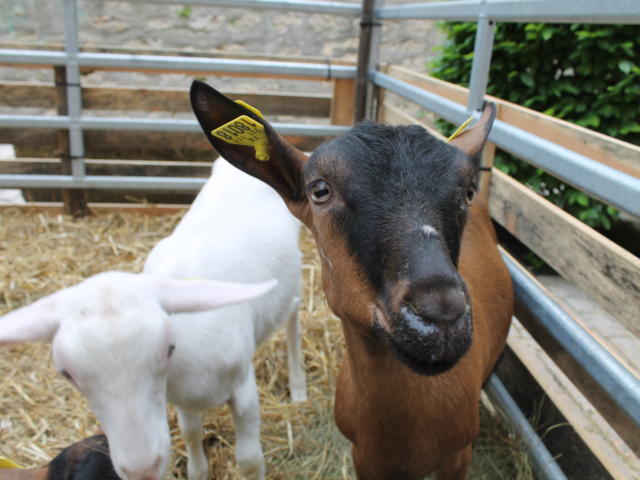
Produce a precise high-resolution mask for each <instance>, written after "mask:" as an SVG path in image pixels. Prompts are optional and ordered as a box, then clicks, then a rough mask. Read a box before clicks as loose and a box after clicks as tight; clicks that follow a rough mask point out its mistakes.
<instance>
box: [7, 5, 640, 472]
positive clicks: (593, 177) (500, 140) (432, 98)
mask: <svg viewBox="0 0 640 480" xmlns="http://www.w3.org/2000/svg"><path fill="white" fill-rule="evenodd" d="M142 1H145V2H148V3H162V4H170V3H179V4H197V5H210V6H220V7H236V8H238V7H239V8H252V9H260V8H265V9H266V8H270V9H281V10H289V11H301V12H313V13H324V14H333V15H351V16H358V15H360V14H361V8H360V7H359V6H357V5H354V4H345V3H340V2H312V1H298V0H283V1H275V0H181V1H179V2H178V1H172V0H142ZM368 3H369V8H368V12H367V16H366V18H365V17H363V28H368V29H370V32H369V33H370V34H368V35H366V36H364V37H363V38H365V39H366V40H365V43H366V44H361V45H360V49H361V53H362V52H363V51H364V50H366V55H363V58H364V59H363V60H362V61H361V64H360V66H359V67H360V74H361V75H362V74H363V73H364V77H365V78H366V79H368V82H369V83H368V84H366V83H365V84H364V88H361V89H360V90H359V96H360V98H361V99H363V100H364V99H366V102H365V108H364V109H363V110H362V113H361V114H360V115H361V116H362V115H364V112H367V115H368V116H369V117H370V118H374V115H373V113H374V109H375V104H374V95H372V92H371V87H372V86H375V87H378V88H384V89H386V90H388V91H391V92H394V93H396V94H398V95H400V96H401V97H403V98H405V99H408V100H410V101H412V102H415V103H416V104H418V105H421V106H422V107H424V108H426V109H428V110H430V111H432V112H434V113H436V114H437V115H438V116H440V117H442V118H445V119H447V120H449V121H450V122H452V123H461V122H462V121H463V120H464V119H465V118H466V117H467V116H468V115H469V113H473V112H477V111H478V110H479V109H480V108H481V105H482V103H483V99H484V96H485V91H486V86H487V82H488V75H489V66H490V62H491V50H492V45H493V36H494V27H495V22H538V21H544V22H554V23H562V22H586V23H625V24H640V2H638V1H637V0H618V1H616V2H615V3H612V2H602V1H599V0H565V1H563V2H558V1H556V0H553V1H549V0H536V1H517V0H462V1H452V2H430V3H423V4H414V5H403V6H386V7H385V6H382V2H381V1H380V0H375V1H373V2H368ZM365 10H367V9H365ZM76 17H77V13H76V1H75V0H64V18H65V51H64V52H50V51H31V50H8V49H0V64H13V65H20V64H23V65H24V64H28V65H58V66H64V67H65V68H66V74H67V86H66V88H67V98H68V115H64V116H55V117H34V116H18V115H0V126H4V127H9V126H10V127H22V128H52V129H61V128H64V129H68V131H69V136H70V148H71V157H72V173H71V175H0V187H13V188H16V187H18V188H19V187H25V188H26V187H47V188H51V187H60V188H118V189H128V188H135V189H175V190H181V189H186V190H193V189H197V188H198V187H199V186H200V185H202V183H203V181H204V180H202V179H191V178H166V177H165V178H162V177H101V176H87V175H85V170H84V145H83V130H85V129H140V130H164V131H198V130H199V127H198V125H197V124H196V122H195V121H189V120H161V119H141V118H104V117H89V116H85V115H83V113H82V104H81V97H80V92H81V91H80V67H87V66H94V67H123V68H129V67H135V68H145V69H147V70H150V71H153V70H170V69H172V68H177V67H179V68H180V70H182V71H184V70H193V71H198V72H203V71H211V72H234V73H252V74H256V73H269V74H286V75H296V76H299V77H318V76H326V75H328V74H329V73H330V75H331V76H332V77H333V78H354V77H355V76H356V69H355V68H353V67H349V66H339V65H338V66H335V65H334V66H327V65H318V64H304V63H288V62H277V61H251V60H230V59H203V58H184V57H167V56H162V57H160V56H151V55H123V54H107V53H83V52H80V49H79V45H78V32H77V28H78V23H77V18H76ZM385 19H395V20H399V19H431V20H458V21H462V20H465V21H477V22H478V30H477V36H476V42H475V49H474V58H473V67H472V73H471V79H470V89H469V96H468V103H467V106H466V108H465V107H464V106H461V105H460V104H457V103H454V102H452V101H450V100H447V99H446V98H444V97H441V96H438V95H435V94H432V93H429V92H427V91H425V90H422V89H420V88H417V87H415V86H413V85H410V84H409V83H406V82H403V81H400V80H398V79H396V78H393V77H392V76H389V75H387V74H385V73H382V72H381V71H379V70H378V69H377V68H376V67H377V65H376V64H377V58H378V54H377V49H378V45H379V42H380V29H381V28H380V25H381V22H382V21H383V20H385ZM329 68H330V72H329ZM367 90H368V92H367ZM274 126H275V127H276V129H278V130H279V131H280V132H281V133H283V134H297V135H319V136H331V135H339V134H341V133H343V132H344V131H345V130H346V128H345V127H340V126H317V125H316V126H314V125H300V124H275V125H274ZM489 139H490V141H492V142H494V143H495V144H496V145H497V146H498V147H500V148H502V149H504V150H506V151H508V152H510V153H512V154H514V155H516V156H518V157H520V158H523V159H524V160H526V161H528V162H530V163H531V164H533V165H536V166H538V167H540V168H542V169H544V170H546V171H548V172H550V173H551V174H553V175H555V176H557V177H559V178H561V179H562V180H564V181H566V182H568V183H570V184H572V185H574V186H576V187H577V188H579V189H581V190H583V191H585V192H587V193H589V194H590V195H592V196H594V197H596V198H598V199H600V200H602V201H604V202H605V203H607V204H610V205H613V206H615V207H617V208H619V209H620V210H623V211H625V212H628V213H629V214H630V215H632V216H634V217H636V218H640V179H638V178H636V177H634V176H632V175H629V174H626V173H623V172H620V171H618V170H616V169H614V168H611V167H609V166H607V165H604V164H602V163H600V162H598V161H595V160H593V159H591V158H588V157H587V156H584V155H580V154H578V153H576V152H573V151H571V150H569V149H567V148H564V147H561V146H559V145H558V144H555V143H552V142H550V141H548V140H545V139H542V138H540V137H538V136H535V135H533V134H531V133H529V132H527V131H524V130H522V129H519V128H516V127H513V126H511V125H508V124H506V123H504V122H502V121H499V120H497V121H496V122H495V124H494V127H493V130H492V132H491V134H490V137H489ZM505 261H506V262H507V265H508V267H509V270H510V272H511V274H512V278H513V281H514V286H515V290H516V295H517V297H518V299H519V300H520V301H521V302H523V303H524V304H525V305H526V306H527V308H529V310H530V311H531V312H532V314H533V316H534V317H535V318H536V320H537V321H538V322H539V323H540V325H542V326H544V328H545V329H546V330H547V331H548V332H549V333H550V334H551V335H553V336H554V337H555V338H556V339H557V341H558V342H559V343H560V344H561V345H563V346H564V347H565V348H566V351H567V352H568V353H569V354H570V355H572V356H573V357H574V358H575V360H576V362H577V363H578V364H579V365H582V366H583V367H584V369H585V370H586V371H587V372H589V374H590V375H591V376H592V377H593V379H594V380H595V381H596V382H597V383H598V384H599V385H600V386H601V387H602V388H603V389H604V390H605V391H606V392H607V393H608V394H609V396H610V398H611V400H612V401H613V402H614V403H616V404H617V405H618V406H619V407H620V408H621V409H622V410H623V411H624V412H626V413H627V415H628V416H629V418H631V419H632V420H633V422H635V423H636V424H637V425H640V380H639V379H638V378H637V377H636V376H635V375H634V374H633V373H631V372H630V371H629V370H628V369H627V368H626V367H625V366H624V365H622V364H621V363H620V362H619V361H618V360H617V359H616V358H615V357H614V356H612V355H611V354H610V353H609V352H608V351H607V350H606V349H605V348H603V347H602V345H600V344H599V343H598V342H597V341H595V340H593V338H592V337H590V335H589V334H588V333H586V332H585V331H584V329H582V328H581V327H580V326H579V325H577V324H576V323H575V321H574V320H573V319H572V318H571V317H570V316H569V315H568V314H567V313H566V312H565V311H564V310H563V309H562V308H561V307H560V306H559V305H558V304H557V303H556V302H554V301H553V300H552V299H551V298H549V297H548V296H547V295H546V293H545V292H543V291H541V290H540V289H539V288H538V287H537V286H536V285H535V284H533V283H532V282H530V281H529V280H528V278H527V276H526V275H525V274H523V270H522V267H520V266H519V265H517V264H515V263H514V262H513V261H512V260H511V259H510V258H509V257H508V256H505ZM487 392H488V393H489V395H490V396H491V398H492V399H493V400H494V401H495V402H496V403H497V404H499V405H501V406H502V408H503V409H504V411H505V412H506V414H507V415H508V416H509V418H510V419H511V421H512V422H513V423H514V425H515V426H516V428H517V430H518V431H519V432H520V433H521V435H522V438H523V439H524V440H525V442H526V444H527V446H528V448H529V451H530V453H531V456H532V459H533V463H534V468H535V470H536V472H537V474H538V476H539V477H540V478H554V479H560V478H565V477H564V474H563V473H562V471H561V470H560V468H559V467H558V465H557V464H556V463H555V461H554V460H553V458H552V456H551V455H550V454H549V452H548V451H547V450H546V448H545V447H544V444H543V443H542V442H541V441H540V439H539V438H538V437H537V435H536V434H535V432H534V431H533V429H532V428H531V426H530V425H529V424H528V422H527V421H526V419H525V418H524V417H523V415H522V413H521V412H520V411H519V410H518V409H517V407H516V406H515V403H514V402H513V399H511V397H510V396H509V393H508V392H507V391H506V389H505V388H504V386H503V385H502V383H501V382H500V380H499V378H498V377H497V376H495V375H494V376H492V378H491V379H490V381H489V383H488V385H487Z"/></svg>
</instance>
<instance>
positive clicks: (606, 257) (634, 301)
mask: <svg viewBox="0 0 640 480" xmlns="http://www.w3.org/2000/svg"><path fill="white" fill-rule="evenodd" d="M490 210H491V215H492V216H493V218H494V219H495V220H496V221H497V222H498V223H499V224H500V225H502V226H503V227H504V228H506V229H507V230H508V231H509V232H510V233H511V234H513V235H515V236H516V237H517V238H518V239H519V240H520V241H521V242H522V243H524V244H525V245H526V246H527V247H529V248H530V249H532V250H533V251H534V252H536V253H537V254H538V255H540V257H541V258H542V259H543V260H544V261H545V262H547V263H548V264H549V265H550V266H551V267H553V268H554V269H555V270H556V271H557V272H558V273H560V274H561V275H562V276H563V277H565V278H566V279H567V280H570V281H572V282H573V283H575V284H576V285H577V286H578V287H580V288H581V289H582V290H584V291H586V292H589V294H590V295H591V296H592V297H593V299H594V300H595V301H597V302H598V303H599V304H600V305H601V306H602V307H603V308H604V309H605V310H607V311H608V312H610V313H611V314H612V315H613V316H615V317H616V318H617V319H618V320H619V321H620V322H621V323H622V324H623V325H624V326H625V327H626V328H627V329H629V330H630V331H631V332H633V334H635V335H636V336H638V337H640V321H639V317H638V305H640V259H638V258H637V257H635V256H634V255H632V254H631V253H629V252H628V251H626V250H625V249H623V248H622V247H619V246H618V245H616V244H615V243H613V242H612V241H611V240H609V239H607V238H606V237H604V236H603V235H601V234H599V233H598V232H596V231H595V230H593V229H591V228H589V227H588V226H586V225H585V224H584V223H582V222H580V221H579V220H577V219H576V218H574V217H572V216H571V215H569V214H568V213H566V212H564V211H563V210H561V209H560V208H558V207H556V206H555V205H553V204H552V203H550V202H549V201H547V200H545V199H544V198H543V197H541V196H540V195H538V194H536V193H534V192H533V191H531V190H530V189H528V188H527V187H525V186H524V185H522V184H520V183H518V182H517V181H515V180H514V179H512V178H510V177H509V176H507V175H505V174H504V173H502V172H500V171H497V170H495V169H494V171H493V175H492V178H491V198H490Z"/></svg>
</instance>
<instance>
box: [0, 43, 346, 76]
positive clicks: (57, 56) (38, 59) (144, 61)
mask: <svg viewBox="0 0 640 480" xmlns="http://www.w3.org/2000/svg"><path fill="white" fill-rule="evenodd" d="M67 61H68V56H67V54H66V53H65V52H56V51H46V50H16V49H8V48H3V49H0V64H4V65H13V66H20V65H42V66H50V65H54V66H62V65H65V64H66V63H67ZM77 61H78V65H79V66H80V67H97V68H117V69H127V70H135V69H143V70H159V71H167V70H177V71H193V72H219V73H236V74H243V73H245V74H259V75H265V74H267V75H268V74H271V75H290V76H296V77H313V78H321V79H327V80H328V79H332V78H354V77H355V75H356V68H355V67H352V66H349V65H331V64H329V63H307V62H280V61H268V60H235V59H228V58H207V57H179V56H169V55H162V56H160V55H134V54H123V53H90V52H81V53H78V55H77Z"/></svg>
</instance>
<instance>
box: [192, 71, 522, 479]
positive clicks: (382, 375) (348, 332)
mask: <svg viewBox="0 0 640 480" xmlns="http://www.w3.org/2000/svg"><path fill="white" fill-rule="evenodd" d="M191 104H192V107H193V110H194V113H195V114H196V117H197V118H198V121H199V122H200V125H201V126H202V129H203V131H204V132H205V134H206V135H207V137H208V138H209V140H210V142H211V143H212V145H213V146H214V147H215V148H216V149H217V150H218V151H219V152H220V153H221V154H223V155H224V156H225V158H226V159H227V160H229V161H230V162H231V163H232V164H233V165H235V166H236V167H238V168H240V169H241V170H243V171H245V172H247V173H249V174H251V175H253V176H255V177H257V178H259V179H261V180H263V181H264V182H266V183H268V184H269V185H271V186H272V187H273V188H274V189H275V190H276V191H278V192H279V193H280V195H281V196H282V198H283V199H284V201H285V202H286V203H287V205H288V207H289V209H290V210H291V212H292V213H293V214H294V215H295V216H296V217H298V218H299V219H300V220H302V221H303V222H304V223H305V224H306V225H307V226H308V227H309V228H310V229H311V230H312V232H313V234H314V236H315V240H316V243H317V246H318V251H319V253H320V257H321V259H322V282H323V288H324V291H325V293H326V296H327V300H328V302H329V305H330V306H331V309H332V310H333V311H334V312H335V313H336V315H338V316H339V317H340V319H341V320H342V325H343V331H344V336H345V342H346V346H347V348H346V353H345V356H344V359H343V362H342V365H341V368H340V371H339V373H338V378H337V385H336V405H335V419H336V422H337V424H338V427H339V428H340V430H341V431H342V433H343V434H344V435H345V436H346V437H347V438H349V439H350V440H351V442H352V443H353V451H352V453H353V461H354V465H355V468H356V472H357V474H358V478H359V479H360V480H378V479H379V480H404V479H407V480H417V479H421V478H423V477H424V476H426V475H428V474H429V473H432V472H436V477H437V479H438V480H456V479H463V478H464V477H465V476H466V472H467V469H468V467H469V463H470V461H471V442H472V441H473V439H474V438H475V437H476V435H477V434H478V430H479V397H480V391H481V388H482V384H483V383H484V381H485V380H486V379H487V377H488V376H489V374H490V372H491V370H492V368H493V366H494V364H495V362H496V360H497V358H498V356H499V354H500V352H501V350H502V348H503V346H504V343H505V339H506V335H507V330H508V328H509V322H510V319H511V315H512V312H513V292H512V290H511V284H510V278H509V274H508V271H507V269H506V267H505V266H504V264H503V263H502V260H501V258H500V255H499V253H498V250H497V248H496V238H495V233H494V231H493V227H492V225H491V221H490V219H489V215H488V212H487V208H486V205H484V204H483V203H482V202H481V201H479V200H478V201H476V202H475V203H474V204H472V205H471V207H470V212H469V216H468V221H467V224H466V227H465V229H464V231H463V234H462V241H461V252H460V258H459V269H458V270H459V272H460V274H461V276H462V278H463V279H464V281H465V283H466V286H467V290H468V292H469V295H470V298H471V304H472V312H473V330H468V331H469V332H471V331H472V332H473V333H472V334H471V333H469V338H471V346H470V348H469V350H468V351H466V354H464V352H463V353H461V355H462V357H461V359H460V360H459V361H458V362H457V363H456V364H455V365H454V366H453V367H452V368H451V369H450V370H448V371H446V373H440V374H435V375H432V376H425V375H421V374H417V373H415V372H414V371H413V370H410V369H409V368H408V367H407V366H406V365H405V364H404V363H402V362H401V361H400V360H398V358H397V357H396V355H394V354H393V353H392V351H391V350H390V348H389V345H387V344H386V343H385V342H384V341H382V340H381V338H379V332H380V330H382V331H383V332H386V333H387V334H388V333H389V331H391V330H392V328H391V326H390V323H389V319H388V318H386V316H387V315H388V312H386V309H385V308H384V305H381V304H380V302H381V300H380V299H379V298H377V294H378V293H377V292H375V291H374V287H373V285H372V283H371V282H370V281H369V280H370V278H369V279H368V278H367V274H366V273H365V271H364V268H363V265H362V264H361V263H359V261H358V257H357V255H356V252H355V251H354V250H355V249H357V248H358V247H357V246H356V247H351V248H350V246H349V242H348V241H347V239H346V238H345V235H344V233H343V232H344V230H341V229H340V228H339V225H338V223H337V222H339V221H340V220H339V219H337V218H336V217H340V214H339V213H340V212H344V211H345V208H344V207H345V202H344V200H345V199H344V198H342V196H341V195H342V194H344V193H345V192H347V190H346V189H349V188H350V185H349V184H348V182H347V179H346V178H345V175H344V172H343V171H342V169H344V168H348V167H346V166H344V165H343V164H340V162H339V160H340V158H339V157H335V158H334V157H333V156H332V155H333V153H335V152H332V151H331V149H325V150H323V154H322V155H319V156H316V160H315V163H313V164H312V163H311V162H309V161H308V159H307V157H306V156H305V155H304V154H303V153H301V152H299V151H296V150H295V149H294V147H292V146H291V145H290V144H288V143H287V142H286V140H285V139H283V138H282V137H281V136H280V135H278V134H277V133H276V132H275V131H274V130H273V128H272V127H271V126H270V125H269V124H268V123H267V122H266V121H264V120H263V119H260V118H257V117H256V116H253V118H254V120H256V121H259V122H261V123H262V124H263V125H264V126H265V132H266V133H267V135H268V140H269V144H270V156H271V159H270V160H269V161H268V162H257V161H256V160H255V157H254V152H253V151H252V149H251V148H247V147H238V146H235V145H233V144H229V143H225V142H224V141H222V140H220V139H218V138H217V137H214V136H213V135H211V134H210V132H211V130H213V129H215V128H217V127H218V126H220V125H222V123H224V122H226V121H228V120H229V119H232V118H235V117H236V116H239V115H250V116H251V115H252V114H251V112H249V111H248V110H246V109H244V108H243V107H241V106H239V105H237V104H235V103H234V102H232V101H230V100H229V99H228V98H226V97H224V96H223V95H222V94H220V93H219V92H217V91H216V90H214V89H212V88H211V87H209V86H208V85H205V84H203V83H200V82H194V84H193V85H192V88H191ZM494 118H495V107H493V106H488V108H486V109H485V111H484V113H483V115H482V117H481V118H480V120H479V122H478V124H477V125H476V126H475V127H473V128H472V129H470V130H467V131H466V132H465V133H463V134H461V135H460V136H459V137H458V138H456V139H455V140H454V141H452V142H451V145H453V146H455V147H457V148H458V149H459V150H461V151H462V152H464V153H465V154H466V155H465V157H464V158H465V159H466V160H467V163H466V164H467V165H468V167H469V168H471V167H472V166H473V163H472V159H473V158H475V157H477V155H478V154H479V152H480V150H481V149H482V146H483V145H484V142H485V140H486V137H487V135H488V132H489V129H490V127H491V124H492V122H493V119H494ZM406 128H407V129H413V130H412V132H415V128H416V127H406ZM446 148H449V147H446ZM348 153H349V152H347V154H348ZM449 155H453V158H452V160H455V159H458V160H460V158H462V157H459V156H458V157H456V156H455V154H454V153H453V152H451V151H450V152H449ZM459 155H462V153H460V152H459ZM397 160H398V161H400V160H399V159H397ZM323 168H324V170H323ZM341 172H342V174H341ZM323 173H324V175H327V176H329V177H330V178H333V180H335V183H334V185H333V187H332V192H331V193H332V196H331V197H330V200H329V201H328V202H327V203H324V202H317V201H316V202H313V201H312V200H310V199H309V196H310V192H309V189H312V188H313V186H314V185H317V183H315V182H318V181H319V180H322V181H324V180H323V178H324V179H326V178H327V177H325V176H324V175H323ZM463 173H464V172H463ZM468 174H469V175H470V174H471V172H468ZM460 175H462V174H460ZM462 176H464V175H462ZM325 183H326V182H325ZM365 189H366V188H365ZM336 213H338V215H336ZM348 220H349V219H348ZM348 220H345V219H344V217H343V218H342V222H343V223H342V224H341V225H342V226H344V223H345V222H348ZM350 220H354V218H353V217H351V218H350ZM399 225H402V223H400V224H399ZM358 233H361V234H364V233H369V232H362V231H361V230H358ZM447 233H448V232H447ZM375 234H376V232H375V231H374V232H371V235H375ZM455 246H456V247H457V244H456V245H455ZM390 247H391V248H393V247H394V245H391V246H390ZM352 248H354V250H352ZM456 257H457V254H456V255H453V258H454V260H453V262H454V263H455V258H456ZM452 265H453V264H452ZM377 267H378V265H377V264H369V265H368V268H370V269H371V268H374V269H376V268H377ZM398 268H399V269H402V268H403V267H402V266H399V267H398ZM369 273H370V272H369ZM395 273H397V271H396V272H395ZM456 275H457V273H456ZM397 280H399V281H395V284H394V283H393V282H391V283H390V282H389V281H388V280H384V279H383V280H382V282H383V283H384V282H386V283H387V284H386V285H383V286H382V287H380V288H382V289H386V290H387V291H390V292H391V303H392V304H393V306H394V308H396V307H397V306H398V305H400V303H401V302H403V298H404V299H406V293H407V291H408V289H409V287H410V285H409V284H406V283H405V282H404V280H403V279H402V278H401V277H399V278H398V279H397ZM460 318H462V317H460ZM376 324H377V325H376ZM392 333H393V332H392Z"/></svg>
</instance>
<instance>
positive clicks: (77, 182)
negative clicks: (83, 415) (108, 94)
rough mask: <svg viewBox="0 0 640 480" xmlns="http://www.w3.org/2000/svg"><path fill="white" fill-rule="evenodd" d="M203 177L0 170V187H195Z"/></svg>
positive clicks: (197, 186) (140, 188) (199, 186)
mask: <svg viewBox="0 0 640 480" xmlns="http://www.w3.org/2000/svg"><path fill="white" fill-rule="evenodd" d="M206 181H207V179H206V178H184V177H134V176H126V177H125V176H107V175H87V176H83V177H74V176H72V175H33V174H28V175H26V174H19V175H9V174H0V188H94V189H103V190H104V189H108V190H171V191H194V192H195V191H198V190H200V188H201V187H202V186H203V185H204V184H205V182H206Z"/></svg>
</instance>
